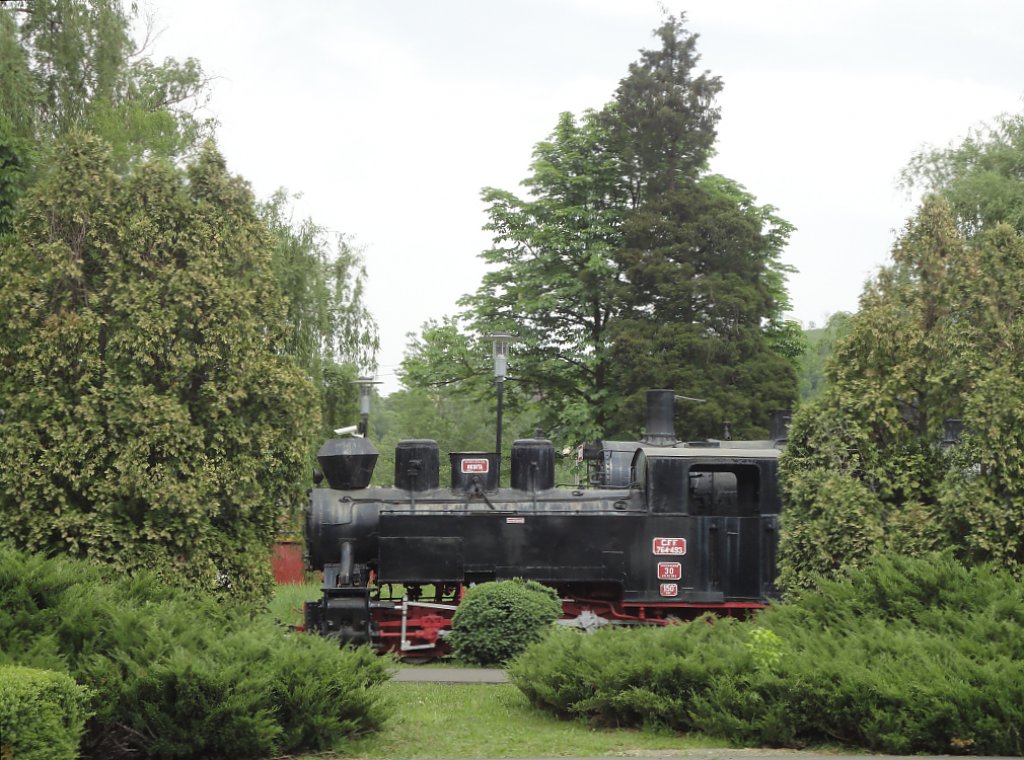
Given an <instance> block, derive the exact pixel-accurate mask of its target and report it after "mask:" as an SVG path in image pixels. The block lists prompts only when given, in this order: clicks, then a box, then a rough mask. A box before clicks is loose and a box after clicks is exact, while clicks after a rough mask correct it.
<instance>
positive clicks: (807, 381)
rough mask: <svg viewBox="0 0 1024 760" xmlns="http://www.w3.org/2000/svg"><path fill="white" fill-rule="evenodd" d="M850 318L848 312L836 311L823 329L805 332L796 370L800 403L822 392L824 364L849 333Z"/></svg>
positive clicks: (824, 380) (824, 379)
mask: <svg viewBox="0 0 1024 760" xmlns="http://www.w3.org/2000/svg"><path fill="white" fill-rule="evenodd" d="M850 317H851V314H850V313H849V312H846V311H837V312H836V313H835V314H832V315H831V316H830V317H829V318H828V321H827V322H826V323H825V325H824V327H819V328H817V329H814V328H811V329H808V330H806V331H805V333H804V337H805V343H804V349H803V352H802V353H801V354H800V362H799V367H798V370H797V373H798V378H797V379H798V381H799V384H800V400H801V401H810V400H811V399H813V398H816V397H817V396H818V395H820V394H821V392H822V390H824V388H825V383H826V378H825V364H826V362H828V360H829V359H830V358H831V356H832V352H833V351H834V350H835V346H836V343H838V341H839V340H840V339H841V338H842V337H844V336H845V335H846V334H847V333H848V332H849V330H850Z"/></svg>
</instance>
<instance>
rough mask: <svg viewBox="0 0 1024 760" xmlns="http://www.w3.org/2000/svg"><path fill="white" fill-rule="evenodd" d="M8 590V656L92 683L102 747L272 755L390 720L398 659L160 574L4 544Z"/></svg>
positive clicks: (90, 743)
mask: <svg viewBox="0 0 1024 760" xmlns="http://www.w3.org/2000/svg"><path fill="white" fill-rule="evenodd" d="M0 600H2V605H0V664H2V663H4V662H7V663H17V664H24V665H31V666H34V667H43V668H50V669H65V670H67V671H69V672H70V673H71V675H72V676H74V677H75V678H76V679H77V680H78V681H79V682H81V683H83V684H85V685H87V686H88V687H89V688H90V689H91V690H92V692H93V699H92V701H91V709H92V711H93V712H94V715H93V717H92V718H91V719H90V720H89V721H88V722H87V724H86V734H85V736H84V737H83V741H82V749H83V751H84V752H85V753H86V754H87V755H90V756H93V757H103V758H118V757H126V756H129V755H131V756H134V757H154V758H155V757H159V758H164V757H178V758H189V757H195V758H198V757H202V758H232V757H237V758H255V757H266V756H272V755H277V754H281V753H287V752H296V751H302V750H316V749H325V748H329V747H331V746H333V745H334V744H336V743H337V742H338V741H339V740H341V739H343V738H344V737H346V736H350V735H352V734H355V733H361V732H365V731H367V730H370V729H373V728H374V727H376V726H377V725H378V724H379V723H380V721H381V720H382V719H383V709H384V708H383V703H382V695H381V690H380V689H378V688H375V687H376V686H377V685H378V684H380V683H381V682H383V681H384V680H386V679H387V677H388V675H389V665H388V661H387V660H384V659H381V658H378V657H376V656H375V655H373V654H372V653H370V652H369V650H367V649H362V650H352V649H346V650H341V649H339V648H338V647H337V645H336V644H331V643H330V642H328V641H326V640H322V639H320V638H318V637H314V636H307V635H304V634H288V633H286V632H285V630H284V629H283V628H280V627H278V626H275V625H273V624H272V623H270V622H269V621H268V620H266V619H265V618H260V617H254V616H252V615H250V614H246V612H245V611H244V610H243V609H241V608H238V609H229V608H225V607H224V606H223V605H222V604H220V603H219V602H218V601H217V600H216V599H213V598H211V597H208V596H203V595H199V594H194V593H189V592H183V591H180V590H175V589H172V588H168V587H165V586H163V585H161V584H160V583H158V582H157V581H155V580H154V579H153V578H152V577H149V576H145V575H143V576H138V577H134V578H127V577H117V576H115V575H113V574H112V573H111V571H110V570H102V569H97V568H95V567H92V566H90V565H87V564H85V563H82V562H74V561H67V560H44V559H41V558H38V557H30V556H26V555H24V554H20V553H16V552H13V551H8V550H3V549H0Z"/></svg>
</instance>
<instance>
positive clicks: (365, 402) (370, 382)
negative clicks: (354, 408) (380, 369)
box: [352, 377, 381, 415]
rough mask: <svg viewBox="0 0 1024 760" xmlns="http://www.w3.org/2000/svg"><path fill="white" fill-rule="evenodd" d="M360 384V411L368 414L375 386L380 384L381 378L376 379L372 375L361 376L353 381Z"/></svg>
mask: <svg viewBox="0 0 1024 760" xmlns="http://www.w3.org/2000/svg"><path fill="white" fill-rule="evenodd" d="M352 382H353V383H355V384H356V385H358V386H359V413H360V414H365V415H368V414H369V413H370V396H371V392H372V391H373V386H375V385H380V384H381V381H380V380H374V379H373V378H372V377H360V378H358V379H356V380H353V381H352Z"/></svg>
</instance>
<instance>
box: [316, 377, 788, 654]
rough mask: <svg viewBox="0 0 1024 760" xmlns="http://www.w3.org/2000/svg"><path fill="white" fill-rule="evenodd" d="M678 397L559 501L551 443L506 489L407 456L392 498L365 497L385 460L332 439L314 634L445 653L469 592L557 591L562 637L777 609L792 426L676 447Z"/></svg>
mask: <svg viewBox="0 0 1024 760" xmlns="http://www.w3.org/2000/svg"><path fill="white" fill-rule="evenodd" d="M673 402H674V394H673V392H672V391H670V390H652V391H648V393H647V426H646V432H645V434H644V436H643V437H642V438H641V440H639V441H635V442H630V441H602V442H599V443H597V444H592V445H590V446H588V447H587V448H586V450H585V452H584V459H586V460H587V465H588V472H589V475H588V479H589V481H590V484H589V485H588V487H586V488H573V487H568V488H563V487H556V486H555V482H554V470H555V468H554V461H555V453H554V449H553V446H552V444H551V442H550V441H546V440H539V439H526V440H519V441H516V442H515V443H514V444H513V446H512V451H511V478H510V480H511V487H510V488H500V487H499V484H498V475H499V462H500V460H499V457H498V455H497V454H493V453H465V452H459V453H452V454H450V459H451V485H450V487H448V486H442V485H441V484H440V474H439V473H440V466H439V451H438V446H437V443H436V442H434V441H430V440H408V441H402V442H400V443H399V444H398V446H397V448H396V451H395V481H394V482H395V485H394V486H393V487H389V488H384V487H368V484H369V482H370V477H371V475H372V473H373V468H374V465H375V463H376V460H377V450H376V449H375V448H374V446H373V445H372V444H371V443H370V442H369V441H368V440H366V439H365V438H358V437H356V438H334V439H331V440H329V441H327V442H326V443H325V444H324V445H323V446H322V447H321V449H320V451H319V452H318V456H317V458H318V461H319V463H320V467H321V469H322V473H323V476H325V477H326V479H327V483H328V485H329V487H327V488H322V487H321V488H314V489H312V491H311V492H310V504H309V508H308V512H307V515H306V550H307V561H308V565H309V567H310V568H311V569H314V570H322V571H323V595H322V597H321V598H320V599H318V600H315V601H310V602H306V604H305V609H304V613H305V622H304V626H303V627H304V628H305V629H306V630H307V631H313V632H318V633H320V634H322V635H325V636H329V637H334V638H337V639H338V640H339V641H340V642H342V643H370V644H372V645H373V646H374V647H375V648H377V649H378V650H379V651H394V652H396V653H397V654H399V655H400V656H402V657H416V658H429V657H435V656H440V655H443V654H445V653H447V651H448V648H447V646H446V645H445V641H444V636H445V633H446V632H447V630H448V629H449V628H450V623H451V618H452V615H453V614H454V611H455V609H456V608H457V606H458V604H459V600H460V599H461V598H462V595H463V592H464V590H466V589H467V588H469V587H470V586H472V585H473V584H477V583H483V582H486V581H494V580H505V579H511V578H523V579H528V580H535V581H539V582H541V583H544V584H546V585H548V586H551V587H553V588H554V589H556V590H557V592H558V593H559V595H560V597H561V598H562V602H563V609H564V616H563V620H562V621H561V622H563V623H566V624H575V625H579V626H580V627H585V628H586V627H596V626H598V625H603V624H606V623H608V622H618V623H626V624H629V623H634V624H638V623H648V624H650V623H654V624H665V623H668V622H670V621H673V620H680V619H684V620H685V619H692V618H695V617H698V616H699V615H701V614H703V613H705V612H713V613H716V614H724V615H743V614H748V613H749V612H750V611H751V610H755V609H759V608H761V607H763V606H764V605H765V604H766V603H767V602H768V601H769V600H770V599H772V598H774V597H775V596H776V589H775V577H776V566H775V555H776V548H777V545H778V515H779V509H780V499H779V490H778V483H777V462H778V456H779V451H780V446H781V445H782V444H783V442H784V436H785V432H784V421H783V420H784V418H783V417H782V416H781V415H777V416H776V417H775V418H773V423H772V428H773V432H772V439H771V440H767V441H730V440H721V441H702V442H693V443H680V442H677V441H676V435H675V428H674V423H673Z"/></svg>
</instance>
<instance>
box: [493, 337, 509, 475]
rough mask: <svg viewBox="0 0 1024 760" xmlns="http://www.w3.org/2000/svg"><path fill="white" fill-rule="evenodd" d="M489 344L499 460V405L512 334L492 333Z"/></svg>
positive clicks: (502, 393)
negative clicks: (492, 363) (491, 347)
mask: <svg viewBox="0 0 1024 760" xmlns="http://www.w3.org/2000/svg"><path fill="white" fill-rule="evenodd" d="M490 338H491V345H492V346H493V354H494V382H495V384H496V385H497V386H498V433H497V440H496V443H495V444H494V450H495V451H496V452H498V461H499V462H500V461H501V405H502V400H503V399H502V397H503V395H504V391H505V374H506V373H507V372H508V345H509V343H510V342H511V341H512V336H511V335H510V334H509V333H507V332H499V333H493V334H492V335H491V336H490Z"/></svg>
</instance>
